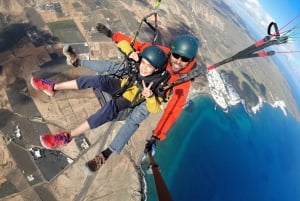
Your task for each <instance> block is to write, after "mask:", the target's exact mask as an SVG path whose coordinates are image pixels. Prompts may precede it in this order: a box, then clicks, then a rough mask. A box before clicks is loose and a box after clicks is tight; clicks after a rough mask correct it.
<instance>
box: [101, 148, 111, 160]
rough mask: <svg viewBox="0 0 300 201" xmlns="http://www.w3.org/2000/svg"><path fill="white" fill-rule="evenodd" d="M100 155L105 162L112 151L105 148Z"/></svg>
mask: <svg viewBox="0 0 300 201" xmlns="http://www.w3.org/2000/svg"><path fill="white" fill-rule="evenodd" d="M101 153H102V155H103V156H104V158H105V160H107V159H108V158H109V156H110V155H111V154H112V150H110V149H109V148H106V149H105V150H103V151H102V152H101Z"/></svg>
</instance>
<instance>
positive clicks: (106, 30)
mask: <svg viewBox="0 0 300 201" xmlns="http://www.w3.org/2000/svg"><path fill="white" fill-rule="evenodd" d="M96 29H97V30H98V32H99V33H103V34H105V35H106V36H107V37H109V38H111V37H112V34H113V33H112V32H111V30H110V29H109V28H107V27H106V26H105V25H104V24H101V23H98V24H97V26H96Z"/></svg>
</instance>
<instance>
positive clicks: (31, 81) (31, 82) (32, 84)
mask: <svg viewBox="0 0 300 201" xmlns="http://www.w3.org/2000/svg"><path fill="white" fill-rule="evenodd" d="M30 84H31V86H32V87H33V88H34V89H36V90H42V91H43V92H44V93H45V94H47V95H48V96H51V97H53V96H54V94H51V93H49V92H48V91H46V90H44V89H39V88H38V87H36V86H34V83H33V78H31V79H30Z"/></svg>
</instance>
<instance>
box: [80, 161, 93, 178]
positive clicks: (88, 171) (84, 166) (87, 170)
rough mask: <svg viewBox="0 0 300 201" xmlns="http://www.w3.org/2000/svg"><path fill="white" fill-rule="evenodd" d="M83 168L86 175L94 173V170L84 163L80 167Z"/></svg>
mask: <svg viewBox="0 0 300 201" xmlns="http://www.w3.org/2000/svg"><path fill="white" fill-rule="evenodd" d="M81 169H82V170H83V172H84V173H85V174H86V175H88V176H91V175H94V174H95V173H96V172H94V171H92V170H90V168H89V167H88V166H87V165H86V164H84V165H83V167H82V168H81Z"/></svg>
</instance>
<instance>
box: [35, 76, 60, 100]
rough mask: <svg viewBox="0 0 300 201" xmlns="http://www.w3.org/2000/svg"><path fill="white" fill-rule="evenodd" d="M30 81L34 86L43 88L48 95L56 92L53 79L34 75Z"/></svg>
mask: <svg viewBox="0 0 300 201" xmlns="http://www.w3.org/2000/svg"><path fill="white" fill-rule="evenodd" d="M30 83H31V86H32V87H33V88H35V89H40V90H42V91H43V92H44V93H45V94H47V95H48V96H53V95H54V94H55V93H56V91H55V90H54V89H53V88H54V84H55V83H54V82H52V81H49V80H43V79H39V78H35V77H33V78H31V80H30Z"/></svg>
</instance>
